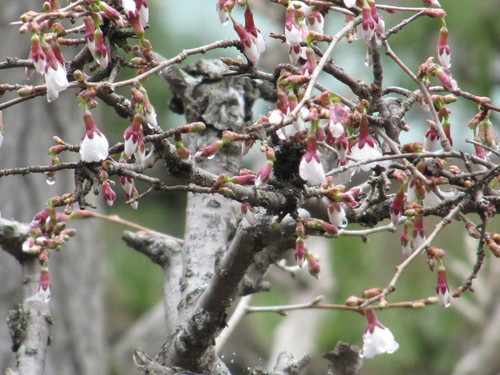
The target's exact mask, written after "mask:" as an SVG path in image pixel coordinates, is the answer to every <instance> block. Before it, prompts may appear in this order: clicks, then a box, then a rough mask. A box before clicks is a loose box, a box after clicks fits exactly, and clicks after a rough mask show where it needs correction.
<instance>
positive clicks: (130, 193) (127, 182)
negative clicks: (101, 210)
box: [120, 176, 139, 209]
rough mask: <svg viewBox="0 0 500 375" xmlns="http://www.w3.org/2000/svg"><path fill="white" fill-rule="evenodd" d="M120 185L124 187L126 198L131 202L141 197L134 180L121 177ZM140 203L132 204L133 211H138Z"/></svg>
mask: <svg viewBox="0 0 500 375" xmlns="http://www.w3.org/2000/svg"><path fill="white" fill-rule="evenodd" d="M120 184H121V185H122V188H123V191H124V192H125V198H126V199H127V200H130V199H132V198H135V197H137V196H138V195H139V193H138V192H137V189H136V188H135V183H134V179H133V178H132V177H128V176H120ZM138 205H139V202H137V201H134V202H132V203H131V204H130V206H131V207H132V208H133V209H137V207H138Z"/></svg>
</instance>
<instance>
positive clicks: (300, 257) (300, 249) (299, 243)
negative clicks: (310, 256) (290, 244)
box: [294, 237, 307, 268]
mask: <svg viewBox="0 0 500 375" xmlns="http://www.w3.org/2000/svg"><path fill="white" fill-rule="evenodd" d="M306 252H307V245H306V244H305V242H304V239H303V238H302V237H297V240H295V253H294V258H295V261H296V262H297V265H298V266H299V267H300V268H302V267H303V266H304V262H305V260H306Z"/></svg>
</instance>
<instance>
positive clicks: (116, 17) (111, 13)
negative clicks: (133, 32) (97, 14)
mask: <svg viewBox="0 0 500 375" xmlns="http://www.w3.org/2000/svg"><path fill="white" fill-rule="evenodd" d="M99 8H100V9H101V10H102V11H103V12H104V14H105V15H106V17H108V19H110V20H111V21H113V22H114V23H115V25H116V26H118V27H124V26H125V22H123V18H122V16H121V14H120V13H119V12H118V11H117V10H116V9H115V8H113V7H111V6H110V5H108V4H107V3H105V2H104V1H99Z"/></svg>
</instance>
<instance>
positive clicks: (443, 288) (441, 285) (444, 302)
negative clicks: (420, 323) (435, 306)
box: [436, 265, 451, 307]
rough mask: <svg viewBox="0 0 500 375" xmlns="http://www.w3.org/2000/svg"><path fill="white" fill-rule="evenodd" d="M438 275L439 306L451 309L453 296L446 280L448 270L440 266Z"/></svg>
mask: <svg viewBox="0 0 500 375" xmlns="http://www.w3.org/2000/svg"><path fill="white" fill-rule="evenodd" d="M437 274H438V276H437V284H436V294H437V297H438V300H439V304H440V305H441V306H443V307H449V306H450V305H451V295H450V287H449V286H448V282H447V280H446V268H445V267H444V266H443V265H440V266H439V268H438V271H437Z"/></svg>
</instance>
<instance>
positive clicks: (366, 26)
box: [358, 0, 377, 46]
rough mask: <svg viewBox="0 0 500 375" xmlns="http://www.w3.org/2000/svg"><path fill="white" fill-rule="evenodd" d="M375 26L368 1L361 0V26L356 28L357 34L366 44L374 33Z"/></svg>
mask: <svg viewBox="0 0 500 375" xmlns="http://www.w3.org/2000/svg"><path fill="white" fill-rule="evenodd" d="M376 26H377V24H376V22H375V20H374V19H373V15H372V9H371V7H370V4H369V1H367V0H363V8H362V10H361V28H360V29H359V30H358V34H359V36H360V37H361V39H363V40H364V42H365V44H366V45H367V46H369V45H370V42H371V40H372V37H373V35H374V34H375V27H376Z"/></svg>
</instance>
